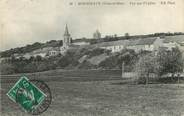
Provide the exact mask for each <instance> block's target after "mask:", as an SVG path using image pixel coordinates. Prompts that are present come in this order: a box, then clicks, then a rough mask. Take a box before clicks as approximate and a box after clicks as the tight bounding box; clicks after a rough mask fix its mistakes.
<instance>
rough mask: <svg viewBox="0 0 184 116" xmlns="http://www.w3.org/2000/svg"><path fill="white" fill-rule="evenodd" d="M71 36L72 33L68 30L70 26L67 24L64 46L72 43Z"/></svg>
mask: <svg viewBox="0 0 184 116" xmlns="http://www.w3.org/2000/svg"><path fill="white" fill-rule="evenodd" d="M71 41H72V39H71V37H70V33H69V31H68V26H67V24H66V26H65V32H64V39H63V45H64V46H69V45H70V44H71Z"/></svg>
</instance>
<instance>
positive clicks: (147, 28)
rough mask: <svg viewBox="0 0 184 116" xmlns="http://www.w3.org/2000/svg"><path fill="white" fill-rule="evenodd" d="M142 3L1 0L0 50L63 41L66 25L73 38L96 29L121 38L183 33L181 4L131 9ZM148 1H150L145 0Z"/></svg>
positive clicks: (183, 4)
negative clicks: (80, 3)
mask: <svg viewBox="0 0 184 116" xmlns="http://www.w3.org/2000/svg"><path fill="white" fill-rule="evenodd" d="M99 1H100V2H103V1H104V2H109V1H111V2H124V3H125V4H124V5H96V6H94V5H91V6H89V5H82V6H78V5H69V3H71V2H73V3H78V2H99ZM130 1H132V2H133V1H135V2H142V1H143V0H0V51H3V50H7V49H10V48H15V47H22V46H25V45H27V44H32V43H34V42H46V41H49V40H62V39H63V33H64V29H65V25H66V24H67V25H68V28H69V32H70V34H71V36H72V38H73V39H76V38H81V37H87V38H92V34H93V33H94V32H95V31H96V29H98V30H99V31H100V32H101V34H102V37H103V36H105V35H114V34H117V35H118V36H122V35H124V34H125V33H129V34H130V35H139V34H150V33H156V32H184V15H183V14H184V1H183V0H170V1H174V2H175V5H170V4H167V5H160V1H161V0H152V1H153V2H156V3H157V4H156V5H150V6H149V5H136V6H131V5H130V4H129V3H130ZM146 1H151V0H146Z"/></svg>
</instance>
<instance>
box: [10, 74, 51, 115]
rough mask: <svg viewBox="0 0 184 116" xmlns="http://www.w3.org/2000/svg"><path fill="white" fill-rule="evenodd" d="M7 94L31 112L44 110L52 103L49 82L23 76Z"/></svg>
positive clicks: (38, 112) (37, 112)
mask: <svg viewBox="0 0 184 116" xmlns="http://www.w3.org/2000/svg"><path fill="white" fill-rule="evenodd" d="M7 96H8V97H9V98H10V99H11V100H13V101H14V102H16V103H18V104H19V105H20V106H21V107H22V108H23V109H24V111H26V112H28V113H31V114H35V115H36V114H40V113H42V112H44V111H45V110H46V109H47V108H48V107H49V105H50V103H51V98H52V97H51V92H50V89H49V87H48V86H47V84H45V83H44V82H43V81H39V80H29V79H28V78H27V77H25V76H23V77H21V78H20V79H19V80H18V81H17V82H16V83H15V85H14V86H13V87H12V88H11V89H10V90H9V91H8V93H7Z"/></svg>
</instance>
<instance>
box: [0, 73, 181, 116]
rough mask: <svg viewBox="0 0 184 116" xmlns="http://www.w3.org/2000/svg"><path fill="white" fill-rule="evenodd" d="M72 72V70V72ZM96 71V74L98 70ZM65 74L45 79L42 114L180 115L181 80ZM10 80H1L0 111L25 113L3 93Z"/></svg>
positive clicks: (17, 115) (9, 114) (14, 115)
mask: <svg viewBox="0 0 184 116" xmlns="http://www.w3.org/2000/svg"><path fill="white" fill-rule="evenodd" d="M76 73H77V72H73V76H74V74H76ZM78 73H79V72H78ZM96 74H99V75H100V72H99V73H96ZM105 74H107V73H105ZM116 74H117V73H116ZM56 75H57V73H56ZM68 75H70V76H68V78H70V79H71V80H70V79H67V80H62V79H63V78H61V79H59V81H47V82H46V83H47V84H48V85H49V87H50V89H51V91H52V95H53V100H52V104H51V106H50V107H49V109H48V110H47V111H46V112H44V113H43V114H42V115H43V116H50V115H53V116H135V115H136V116H137V115H138V116H181V115H184V84H180V85H179V87H178V85H177V84H149V85H142V84H140V85H135V84H130V83H125V81H126V80H123V79H121V78H119V79H118V77H117V76H118V75H116V76H115V79H114V80H113V79H109V78H113V75H115V74H113V73H111V75H110V74H109V76H108V75H106V78H105V77H104V76H103V72H102V77H100V76H99V75H97V77H93V80H91V79H89V78H91V76H92V75H93V74H92V73H91V74H89V77H87V76H86V77H85V76H84V77H83V76H82V77H79V78H78V81H75V80H72V79H73V76H72V73H71V72H70V74H68ZM81 75H85V73H81ZM58 76H59V74H58ZM78 76H79V75H78ZM78 76H77V77H78ZM57 78H59V77H57ZM66 78H67V76H66ZM96 78H101V80H96ZM45 79H46V78H45ZM83 79H84V80H85V81H83ZM87 79H89V80H88V81H87ZM46 80H47V79H46ZM13 84H14V82H5V81H4V82H3V83H2V85H1V93H0V94H1V101H2V103H1V105H2V109H1V112H2V115H3V116H27V115H28V114H26V113H24V112H22V111H21V110H20V108H19V106H18V105H16V104H15V103H13V102H12V101H10V99H9V98H8V97H7V96H6V95H5V94H6V92H7V91H8V90H9V89H10V88H11V87H12V86H13Z"/></svg>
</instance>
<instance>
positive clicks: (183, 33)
mask: <svg viewBox="0 0 184 116" xmlns="http://www.w3.org/2000/svg"><path fill="white" fill-rule="evenodd" d="M156 33H171V34H174V33H182V34H180V35H184V32H156ZM156 33H148V34H135V35H131V34H130V35H129V36H142V35H151V34H156ZM70 34H71V33H70ZM124 34H125V33H124ZM113 35H115V34H111V35H104V36H103V37H101V38H105V36H113ZM124 36H125V35H117V37H124ZM71 37H72V34H71ZM82 38H86V39H94V38H92V37H91V38H89V37H77V38H73V37H72V40H76V39H82ZM51 40H56V41H59V40H63V39H50V40H47V41H42V42H41V41H35V42H33V43H27V44H25V45H22V46H18V47H12V48H8V49H6V50H1V51H0V52H4V51H7V50H10V49H15V48H20V47H25V46H26V45H32V44H34V43H37V42H38V43H46V42H48V41H51Z"/></svg>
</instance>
